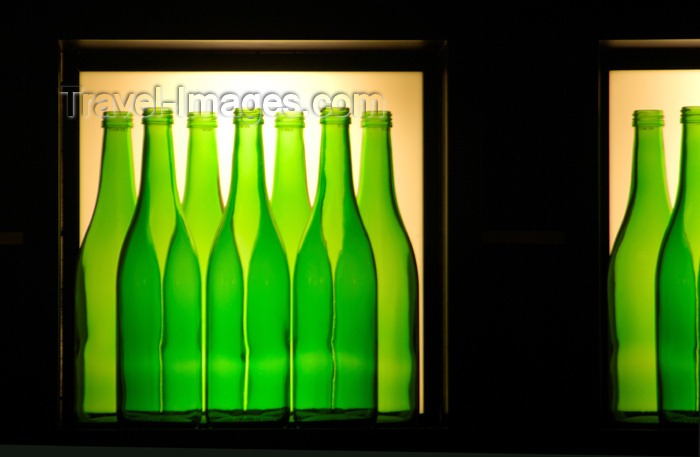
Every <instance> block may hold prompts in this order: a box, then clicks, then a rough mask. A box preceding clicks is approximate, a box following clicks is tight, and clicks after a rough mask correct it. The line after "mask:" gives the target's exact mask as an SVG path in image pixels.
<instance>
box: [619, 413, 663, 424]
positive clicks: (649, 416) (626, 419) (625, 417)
mask: <svg viewBox="0 0 700 457" xmlns="http://www.w3.org/2000/svg"><path fill="white" fill-rule="evenodd" d="M613 419H615V422H623V423H625V424H658V423H659V414H658V413H657V412H656V411H614V412H613Z"/></svg>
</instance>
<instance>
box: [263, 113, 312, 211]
mask: <svg viewBox="0 0 700 457" xmlns="http://www.w3.org/2000/svg"><path fill="white" fill-rule="evenodd" d="M272 200H273V201H278V200H280V201H299V202H301V203H305V204H306V205H307V206H308V205H309V196H308V189H307V183H306V159H305V157H304V136H303V129H302V128H301V127H284V126H283V127H277V148H276V154H275V176H274V184H273V187H272Z"/></svg>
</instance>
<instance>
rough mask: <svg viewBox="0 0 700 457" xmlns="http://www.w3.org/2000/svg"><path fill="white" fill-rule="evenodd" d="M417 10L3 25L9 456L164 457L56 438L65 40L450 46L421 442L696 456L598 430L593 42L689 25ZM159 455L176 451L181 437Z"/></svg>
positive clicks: (75, 13)
mask: <svg viewBox="0 0 700 457" xmlns="http://www.w3.org/2000/svg"><path fill="white" fill-rule="evenodd" d="M426 3H427V2H424V3H422V4H417V5H411V4H409V3H408V2H396V3H395V4H389V5H384V6H379V5H378V3H372V2H357V1H346V2H337V1H335V2H325V3H321V4H318V5H311V4H310V3H301V2H285V4H284V6H279V7H277V6H273V5H270V4H269V3H252V2H250V1H247V2H241V3H233V2H229V3H227V4H225V5H222V6H220V7H219V6H216V7H215V6H214V5H213V4H209V3H203V4H193V3H182V4H180V3H174V2H171V3H170V4H165V5H164V6H162V7H161V6H154V5H153V4H152V3H149V4H148V5H149V6H148V7H147V6H146V3H145V2H143V3H142V4H137V5H135V6H133V7H127V6H125V4H122V3H119V2H109V5H106V6H99V7H98V6H96V5H97V4H96V3H88V4H86V5H79V4H76V3H73V2H71V3H70V4H69V3H65V4H62V5H61V4H58V5H51V6H49V5H44V6H35V5H28V4H27V5H18V6H15V7H12V8H10V10H9V11H7V13H6V16H5V18H4V19H5V20H4V21H3V22H4V23H5V28H4V36H5V40H3V43H4V46H3V51H2V55H0V59H2V61H3V62H4V63H3V64H2V72H3V73H4V74H5V76H6V77H5V78H4V89H5V91H4V93H3V98H2V99H3V100H5V101H6V103H7V104H6V106H4V107H3V109H0V112H2V113H3V124H2V126H3V128H2V131H3V137H4V139H5V141H4V142H3V143H2V149H1V152H0V170H2V177H1V178H0V179H1V182H2V185H3V188H2V191H3V194H2V200H1V201H2V205H1V206H0V223H1V225H0V231H2V232H11V233H14V234H15V235H4V237H5V238H3V239H4V240H5V241H4V242H3V243H4V244H1V245H0V255H1V256H2V257H0V259H1V260H0V266H1V268H2V270H1V273H0V278H1V279H2V280H1V281H0V284H1V285H2V288H3V289H2V295H1V297H2V298H0V306H1V307H0V316H2V318H0V335H2V336H1V338H2V339H1V340H0V351H1V352H0V354H1V355H2V358H1V359H0V360H2V362H1V363H0V373H2V375H1V376H0V378H1V379H2V400H1V402H0V405H2V406H0V411H2V413H1V415H2V417H3V432H4V435H3V438H2V440H0V443H7V444H52V445H60V444H84V443H87V444H108V445H112V446H116V445H120V444H125V443H131V444H134V445H148V444H153V441H152V440H151V438H149V436H148V435H144V434H136V433H135V434H128V435H124V436H120V437H119V438H118V439H117V438H115V436H113V435H110V434H99V433H96V434H90V433H88V434H83V433H73V432H65V431H59V430H58V428H57V425H56V423H57V416H58V401H57V396H58V392H57V385H56V384H57V383H56V379H57V376H58V366H59V365H58V357H57V354H58V350H57V344H56V341H57V340H58V338H59V325H58V320H57V319H58V313H57V303H58V278H57V271H58V258H57V256H58V254H57V253H58V237H57V231H56V227H57V221H58V210H57V201H58V190H59V188H60V183H59V173H58V157H57V135H58V124H57V121H56V118H57V102H58V95H57V86H58V79H57V71H58V65H59V61H58V40H59V39H79V38H129V39H132V38H134V39H147V38H177V39H287V38H292V39H304V38H308V39H360V38H361V39H440V40H447V41H448V59H449V176H448V181H449V221H450V222H449V247H450V249H449V319H450V346H449V347H450V353H449V357H450V359H449V361H450V385H449V398H450V411H449V420H448V422H447V427H446V429H443V430H428V431H423V432H421V433H423V435H421V436H423V437H424V438H425V440H424V441H421V442H423V443H424V444H423V445H422V448H421V449H422V450H436V451H460V452H514V453H546V452H556V453H584V454H628V453H629V454H640V455H697V450H698V436H697V430H695V431H660V430H616V429H613V428H610V427H608V425H609V424H607V423H606V422H605V414H604V407H605V406H606V404H605V392H606V388H607V387H606V384H605V376H604V370H605V363H604V360H603V354H604V351H605V348H604V347H603V346H602V345H603V344H604V342H605V335H604V333H602V332H603V330H602V329H601V322H603V316H602V315H601V313H602V312H603V311H604V304H602V303H601V300H600V296H601V290H600V284H599V279H600V277H601V268H604V267H605V265H604V263H603V262H605V259H601V258H600V249H599V247H600V244H599V242H600V239H599V229H600V227H599V223H600V220H601V218H600V215H599V208H600V206H599V183H598V180H599V179H600V178H601V176H600V175H599V174H600V173H599V166H598V161H599V137H598V114H599V97H598V90H599V89H598V81H599V74H598V56H599V48H598V42H599V40H602V39H635V38H658V39H667V38H700V28H698V27H697V26H695V27H694V26H693V22H695V24H698V22H697V20H695V21H693V18H697V16H696V15H693V14H691V11H686V10H684V9H678V8H675V7H672V6H668V5H666V6H662V5H660V4H654V6H653V7H652V8H647V7H645V6H643V5H641V4H640V3H638V2H637V3H634V4H630V6H629V7H625V8H622V7H612V6H603V5H598V4H593V3H590V4H586V5H570V4H568V2H561V4H560V5H559V4H557V6H546V7H545V6H538V5H532V4H530V3H528V4H527V5H525V6H522V5H521V6H517V7H514V6H513V5H511V4H505V3H495V2H494V3H493V4H491V5H490V6H484V5H474V4H465V6H464V7H461V8H457V7H455V6H449V5H448V4H444V5H442V4H440V3H439V2H432V3H430V4H426ZM602 179H607V176H606V175H605V176H602ZM606 229H607V228H606V227H604V228H603V233H604V232H605V230H606ZM17 233H19V234H21V235H16V234H17ZM606 244H607V241H606ZM414 435H415V434H414ZM251 436H252V438H251ZM324 436H331V435H324ZM332 436H333V439H336V438H337V439H339V441H331V439H330V438H328V439H326V438H324V440H325V441H324V440H322V442H323V443H324V445H323V446H326V447H327V446H331V447H332V446H336V444H333V443H337V447H336V448H338V449H360V450H366V449H385V450H391V449H394V450H403V451H407V450H411V449H406V448H405V447H406V446H405V443H406V442H402V441H401V440H402V439H403V437H404V436H405V435H402V434H401V433H397V434H396V435H388V434H381V433H371V434H369V435H368V434H363V433H355V434H353V433H350V434H346V435H345V438H338V436H336V435H332ZM367 436H369V437H370V438H366V437H367ZM171 439H172V440H173V441H168V440H171ZM217 439H218V440H220V441H216V442H217V443H219V444H220V445H221V443H226V439H225V438H222V437H219V438H217ZM307 439H309V437H308V436H306V435H303V436H295V437H293V438H290V437H289V436H282V437H281V438H280V440H276V439H275V440H272V441H271V440H269V439H267V438H266V435H265V434H264V433H262V434H259V433H254V434H252V435H247V438H246V437H243V436H242V435H241V440H242V441H239V442H236V443H230V442H229V443H230V447H232V448H240V447H241V445H239V444H237V443H244V447H248V448H253V447H259V448H281V449H285V448H297V449H311V448H317V446H318V445H314V444H313V441H307ZM310 439H312V440H313V439H316V438H315V437H311V438H310ZM118 440H122V441H121V442H119V441H118ZM123 440H126V441H123ZM158 440H159V441H158V443H160V445H163V443H166V444H167V443H168V442H171V443H175V444H177V445H183V443H182V442H181V441H178V437H177V436H175V435H172V436H160V437H159V438H158ZM256 440H257V441H256ZM285 440H287V441H285ZM412 442H413V441H412ZM184 445H194V446H202V447H205V446H207V443H202V442H198V441H197V440H196V439H195V440H194V441H191V442H185V443H184ZM413 449H415V450H418V449H416V448H413Z"/></svg>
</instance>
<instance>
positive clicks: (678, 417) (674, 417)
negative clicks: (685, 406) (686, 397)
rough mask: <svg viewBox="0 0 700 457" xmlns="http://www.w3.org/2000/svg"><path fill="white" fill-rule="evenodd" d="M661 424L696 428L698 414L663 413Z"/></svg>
mask: <svg viewBox="0 0 700 457" xmlns="http://www.w3.org/2000/svg"><path fill="white" fill-rule="evenodd" d="M661 422H663V423H672V424H674V425H675V424H679V425H681V424H684V425H692V426H694V425H696V424H697V423H698V412H697V411H669V410H665V411H662V412H661Z"/></svg>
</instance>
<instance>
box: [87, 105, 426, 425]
mask: <svg viewBox="0 0 700 457" xmlns="http://www.w3.org/2000/svg"><path fill="white" fill-rule="evenodd" d="M144 114H145V116H144V121H143V122H144V125H145V135H144V161H143V162H144V166H143V174H142V183H141V193H140V195H139V200H138V204H137V207H136V211H135V213H134V216H133V219H131V217H130V211H129V210H127V211H123V213H125V215H124V216H123V217H124V218H125V219H126V221H129V220H131V226H130V227H129V230H128V234H127V235H126V239H125V242H124V244H123V248H122V249H121V259H120V262H119V275H118V281H117V291H116V292H117V293H116V294H115V295H116V298H117V302H118V306H116V309H117V310H118V312H117V313H116V314H117V315H118V319H117V323H118V324H117V326H116V327H117V331H116V334H117V338H115V337H114V335H115V331H114V327H115V326H114V323H113V322H114V321H113V320H111V319H110V318H109V317H110V313H115V305H114V303H112V308H111V310H110V309H109V308H108V307H107V306H105V305H103V304H100V303H98V302H96V301H95V300H90V299H89V298H87V297H86V293H85V292H83V293H82V295H81V293H80V292H81V291H85V290H86V289H88V288H89V287H86V284H87V285H88V286H93V285H95V284H96V283H95V282H94V281H89V279H88V282H87V283H86V280H85V277H88V278H89V275H85V274H81V270H79V274H78V281H79V283H78V286H79V293H78V298H79V301H78V310H77V316H78V320H79V324H80V321H81V320H82V321H83V322H86V323H85V324H84V325H83V326H82V327H81V326H80V325H79V330H80V329H81V328H83V333H80V334H79V345H78V347H79V350H78V361H79V363H78V373H77V378H78V394H79V395H78V404H77V410H78V413H79V416H80V418H81V420H95V419H96V418H99V417H103V418H105V419H107V420H110V419H112V420H113V418H114V413H115V411H118V416H119V418H120V419H121V420H123V421H180V422H195V423H196V422H199V421H200V420H201V417H202V412H206V417H207V419H208V420H209V421H210V422H211V423H218V422H224V423H225V422H238V421H273V422H274V421H285V420H287V419H288V414H289V411H290V410H293V411H294V416H293V418H294V419H295V420H297V421H300V422H302V421H318V420H345V419H347V420H368V421H371V420H374V418H375V416H376V414H377V409H378V410H379V420H381V421H390V420H407V419H409V418H410V417H412V416H413V414H414V413H415V408H416V404H417V386H416V378H417V361H416V354H415V336H416V332H415V330H416V327H415V326H416V312H417V274H416V267H415V259H414V257H413V251H412V249H411V247H410V243H409V241H408V237H407V235H406V232H405V229H404V228H403V225H402V223H401V218H400V214H399V212H398V207H397V205H396V199H395V195H394V189H393V177H392V165H391V141H390V135H389V128H390V126H391V120H390V114H389V113H365V116H363V127H365V136H364V139H363V159H362V174H361V184H360V192H359V201H360V203H359V211H358V204H357V202H356V201H355V194H354V191H353V188H352V176H351V169H350V166H349V160H350V148H349V138H348V125H349V122H350V117H349V115H348V114H349V113H348V112H347V110H327V111H326V112H324V113H323V117H322V120H321V123H322V125H323V133H322V146H321V168H320V170H319V186H318V190H317V194H316V195H317V197H316V203H315V204H314V211H313V213H311V209H310V206H309V200H308V194H307V192H306V175H305V166H304V162H305V159H304V144H303V134H302V131H303V127H304V119H303V115H301V114H299V113H285V114H283V115H278V117H277V119H276V121H277V122H276V127H277V130H278V138H277V155H276V164H275V187H274V189H275V191H274V193H273V196H272V199H271V203H270V202H268V199H267V191H266V188H265V180H264V176H265V172H264V165H263V160H262V158H263V148H262V132H261V129H262V124H263V120H262V115H261V113H260V111H259V110H253V111H241V110H237V111H236V116H235V118H234V123H235V125H236V134H235V136H234V161H233V173H232V181H231V189H230V194H229V200H228V205H227V207H226V209H225V211H224V212H223V213H222V209H221V196H220V192H219V186H218V164H217V159H216V156H217V152H216V140H215V128H216V119H215V117H214V116H213V115H211V114H191V115H190V117H189V119H188V127H189V128H190V143H189V147H188V173H187V182H186V188H185V198H184V201H183V205H182V207H181V206H180V202H179V200H178V198H177V193H176V188H175V176H174V168H173V149H172V132H171V124H172V113H171V112H170V110H164V109H162V110H158V109H156V110H148V111H146V112H145V113H144ZM111 117H114V118H116V119H118V120H120V121H121V122H122V123H123V124H128V125H125V126H124V127H120V128H121V130H120V132H121V133H122V138H124V139H125V141H126V140H128V142H129V146H128V150H127V148H126V147H124V148H122V151H121V152H120V153H116V152H115V153H114V154H116V155H119V156H120V157H121V160H128V161H127V163H126V165H131V163H130V136H129V134H128V131H129V130H128V129H129V128H130V127H131V123H130V116H129V115H128V114H126V113H113V115H107V116H105V122H104V124H103V125H104V126H105V141H106V143H105V149H104V162H103V181H104V180H105V179H106V176H108V175H110V176H112V177H113V178H112V179H113V180H114V179H121V180H122V181H124V182H127V183H128V182H129V180H128V179H126V178H128V176H126V175H125V173H124V171H123V170H122V169H123V168H124V167H122V169H117V168H106V167H107V159H108V151H109V148H108V147H107V145H108V143H107V140H108V139H109V138H110V137H111V135H113V132H112V131H111V130H110V128H109V125H108V121H109V119H110V118H111ZM125 119H126V120H125ZM127 121H128V122H127ZM110 144H111V143H110ZM127 168H128V167H127ZM130 183H131V193H130V194H128V193H127V195H126V196H128V195H131V202H132V206H131V208H130V210H131V211H133V200H134V192H133V176H131V181H130ZM108 189H109V188H105V189H103V188H102V186H101V188H100V196H98V207H100V201H101V200H104V199H105V198H106V197H104V198H103V197H102V194H103V193H104V194H105V195H107V194H109V193H110V191H109V190H108ZM103 190H104V192H103ZM120 192H121V191H119V193H120ZM121 197H125V196H121ZM360 212H362V217H360ZM98 214H101V213H99V212H98V211H97V210H96V212H95V216H94V218H93V224H91V227H90V229H89V230H88V235H86V242H85V243H84V245H83V247H82V251H81V256H83V257H85V253H86V252H90V251H92V250H95V251H96V250H97V249H100V247H98V248H89V246H91V245H92V244H97V245H98V246H99V244H98V243H88V240H90V239H92V238H93V237H94V235H92V236H91V235H90V233H92V232H98V230H96V229H93V225H95V226H98V225H99V226H101V225H105V226H115V224H114V223H112V221H108V222H102V223H100V224H96V223H95V221H96V220H100V219H99V217H98ZM108 217H109V216H103V218H108ZM113 217H114V216H113ZM363 218H364V219H365V220H371V222H370V223H369V224H368V226H367V230H365V227H364V225H363ZM122 225H128V222H126V223H125V224H122ZM113 228H116V227H113ZM125 231H126V229H124V230H122V233H121V235H120V236H115V237H114V238H115V241H113V243H112V244H113V245H114V246H115V247H114V248H113V250H114V251H115V252H116V253H117V254H115V255H118V252H119V246H120V243H121V239H123V238H124V232H125ZM370 240H371V242H372V245H371V244H370ZM202 246H204V248H202ZM210 246H211V247H212V248H211V252H210V251H209V249H208V248H209V247H210ZM285 246H298V247H299V248H298V249H294V248H293V247H292V248H289V247H288V248H287V249H285ZM372 247H374V250H375V252H374V255H373V252H372ZM98 257H99V256H98ZM102 257H104V256H102ZM113 257H114V256H113ZM81 258H82V257H81ZM85 258H86V259H87V257H85ZM101 260H102V261H106V260H108V259H101ZM375 260H376V270H375ZM95 264H96V261H92V262H85V261H83V262H81V264H80V265H81V267H82V266H83V265H88V266H89V267H90V268H85V269H86V270H91V269H97V266H95ZM112 264H113V268H112V270H113V271H114V273H113V275H112V279H111V284H114V277H115V276H116V263H115V262H112ZM377 277H378V279H379V281H378V282H377ZM81 286H82V289H81ZM99 287H100V288H101V289H103V290H104V291H106V295H109V290H110V288H111V289H112V291H114V288H113V286H110V280H109V278H107V279H106V280H104V281H102V282H100V283H99ZM115 295H113V296H115ZM81 297H82V298H81ZM86 303H87V304H86ZM99 313H102V315H101V316H100V317H101V319H100V321H101V323H102V324H103V325H104V326H107V327H109V326H110V323H111V327H112V335H113V336H112V338H111V342H112V352H111V354H107V353H106V352H108V351H109V348H107V349H104V348H102V349H99V350H98V351H97V352H96V354H94V356H93V357H88V356H86V355H85V354H86V348H89V345H88V344H86V341H90V339H88V338H86V337H83V335H87V333H88V332H87V328H89V329H90V332H89V333H92V329H93V328H96V327H94V326H90V325H89V324H88V323H87V319H88V317H93V318H94V317H95V316H98V315H99ZM377 320H378V321H379V325H378V323H377ZM377 332H379V340H378V341H377ZM107 339H109V338H107ZM117 341H118V344H115V343H116V342H117ZM114 346H116V351H115V350H114ZM115 352H116V357H115ZM105 355H106V356H107V357H105ZM110 355H111V359H109V356H110ZM115 359H116V361H117V363H115ZM95 360H99V361H100V362H102V368H103V369H104V367H107V368H110V369H111V374H110V373H109V371H108V372H107V373H106V374H104V373H103V374H102V377H103V380H104V378H109V379H111V380H112V384H111V385H110V384H108V383H106V382H103V380H100V379H94V376H93V375H94V374H95V372H96V370H95V369H92V365H91V363H94V362H95ZM80 362H82V364H81V363H80ZM117 368H118V369H117ZM115 371H116V376H115ZM377 372H379V379H378V380H377ZM115 377H117V378H118V381H119V382H118V383H117V382H114V379H115ZM117 384H118V386H119V388H118V389H116V388H115V385H117ZM96 386H99V387H100V388H102V389H103V390H102V392H98V393H97V394H95V393H93V394H91V392H92V391H94V390H95V387H96ZM115 391H116V392H115ZM378 392H379V396H378V395H377V393H378ZM90 395H92V397H91V396H90ZM93 397H99V401H101V402H102V403H101V404H100V403H99V401H94V399H93ZM293 402H294V403H295V404H296V407H295V405H294V404H293Z"/></svg>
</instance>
